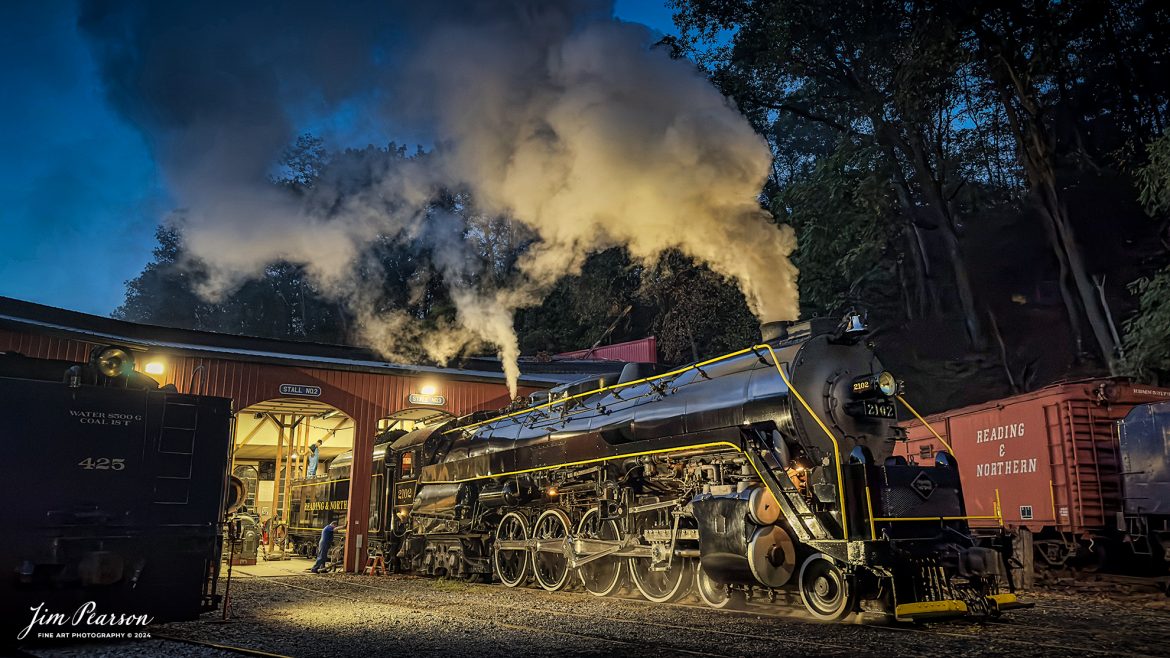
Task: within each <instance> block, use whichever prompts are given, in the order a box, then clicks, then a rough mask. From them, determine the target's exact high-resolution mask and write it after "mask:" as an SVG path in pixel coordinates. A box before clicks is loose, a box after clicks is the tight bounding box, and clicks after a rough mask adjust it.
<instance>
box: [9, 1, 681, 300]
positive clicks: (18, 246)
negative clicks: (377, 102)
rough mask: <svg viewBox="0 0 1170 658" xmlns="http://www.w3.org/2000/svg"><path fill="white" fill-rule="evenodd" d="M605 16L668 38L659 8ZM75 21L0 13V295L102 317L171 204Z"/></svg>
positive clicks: (50, 7)
mask: <svg viewBox="0 0 1170 658" xmlns="http://www.w3.org/2000/svg"><path fill="white" fill-rule="evenodd" d="M614 13H615V15H616V16H617V17H619V18H621V19H623V20H629V21H635V22H639V23H644V24H646V25H649V26H650V27H652V28H654V29H656V30H660V31H663V32H669V31H671V29H672V27H671V18H670V11H669V10H668V9H666V8H665V7H664V6H662V2H661V1H660V0H618V1H617V2H616V9H615V12H614ZM76 14H77V8H76V7H75V5H74V4H73V3H71V2H39V1H35V0H26V1H24V2H10V3H5V4H4V5H3V6H2V7H0V90H3V92H2V93H3V98H4V101H3V102H2V103H0V295H3V296H8V297H16V298H19V299H25V300H29V301H34V302H38V303H42V304H50V305H53V306H61V307H64V308H70V309H74V310H78V311H84V312H87V313H95V314H98V315H107V314H109V313H110V311H112V310H113V309H114V308H115V307H116V306H118V305H119V304H120V303H121V301H122V297H123V282H124V281H125V280H127V279H130V278H133V277H134V276H136V275H137V274H138V273H139V272H140V271H141V270H142V267H143V265H145V264H146V263H147V262H148V260H149V259H150V252H151V249H152V248H153V246H154V230H155V226H156V225H157V223H158V221H159V219H160V218H161V217H162V216H163V215H164V214H165V213H166V212H167V210H169V209H170V208H171V201H170V199H169V197H168V193H167V190H166V187H165V184H164V181H163V180H162V178H161V176H160V174H159V172H158V169H157V167H156V165H155V163H154V161H153V159H152V157H151V153H150V152H149V150H148V149H147V147H146V144H145V142H144V140H143V138H142V136H141V135H140V133H139V132H138V131H137V130H136V129H135V127H134V126H132V125H129V124H127V123H126V122H125V120H124V119H122V118H121V117H120V116H118V115H117V114H116V113H115V112H114V111H113V110H112V109H111V108H110V107H109V106H108V104H107V103H106V100H105V97H104V94H103V91H102V88H101V83H100V81H99V78H98V75H97V71H96V66H95V64H94V61H93V58H92V57H91V55H90V52H89V50H88V47H87V44H86V43H85V41H84V40H83V39H82V37H81V35H80V34H79V33H78V31H77V27H76V20H77V18H76ZM346 121H347V119H346V117H344V116H341V117H336V118H334V119H332V121H331V123H333V124H334V126H333V128H337V127H338V126H337V124H344V123H345V122H346ZM306 128H312V126H306ZM334 132H337V131H336V130H335V131H334ZM342 132H344V131H342ZM394 137H395V136H394V135H390V136H389V138H390V139H393V138H394ZM387 141H388V140H387ZM399 141H403V140H402V139H401V138H400V139H399ZM359 145H360V144H359Z"/></svg>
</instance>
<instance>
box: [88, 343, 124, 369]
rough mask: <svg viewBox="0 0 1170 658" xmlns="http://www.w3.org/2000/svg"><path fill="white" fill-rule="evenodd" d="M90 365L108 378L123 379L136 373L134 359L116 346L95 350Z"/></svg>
mask: <svg viewBox="0 0 1170 658" xmlns="http://www.w3.org/2000/svg"><path fill="white" fill-rule="evenodd" d="M90 363H92V364H93V366H94V367H95V368H97V370H98V372H100V373H102V374H103V375H105V376H106V377H123V376H126V375H129V374H130V373H131V372H133V371H134V357H133V356H131V355H130V352H129V351H128V350H126V349H124V348H121V347H118V346H116V345H111V346H109V347H104V348H98V349H95V350H94V351H93V352H92V353H91V356H90Z"/></svg>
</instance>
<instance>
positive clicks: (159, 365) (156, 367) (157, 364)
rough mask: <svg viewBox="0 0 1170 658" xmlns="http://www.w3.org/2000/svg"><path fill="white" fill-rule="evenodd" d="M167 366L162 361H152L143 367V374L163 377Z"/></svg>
mask: <svg viewBox="0 0 1170 658" xmlns="http://www.w3.org/2000/svg"><path fill="white" fill-rule="evenodd" d="M166 369H167V364H165V363H163V362H162V361H150V362H148V363H147V364H146V365H145V366H143V367H142V370H143V372H145V373H146V374H148V375H161V374H163V373H164V372H166Z"/></svg>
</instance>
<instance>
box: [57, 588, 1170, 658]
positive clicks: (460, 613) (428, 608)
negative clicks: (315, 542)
mask: <svg viewBox="0 0 1170 658" xmlns="http://www.w3.org/2000/svg"><path fill="white" fill-rule="evenodd" d="M232 598H233V603H232V613H233V616H234V621H232V622H230V623H227V624H220V623H214V622H212V621H211V618H212V617H214V618H218V616H219V615H218V614H216V615H214V616H213V615H208V616H207V619H205V620H201V621H196V622H186V623H179V624H162V625H157V626H155V627H152V631H153V632H154V633H155V635H156V637H157V636H158V635H166V636H170V637H181V638H189V639H194V640H201V641H208V642H215V643H220V644H223V645H230V646H236V647H247V648H251V649H257V650H261V651H266V652H272V653H276V654H283V655H288V656H298V657H301V656H305V657H312V656H374V655H379V656H381V655H388V656H406V655H409V656H412V657H413V656H439V655H458V656H472V657H474V658H492V657H495V656H500V657H507V658H524V657H526V656H546V655H558V656H604V657H606V658H609V657H611V656H614V655H627V654H634V653H636V654H638V655H639V656H677V655H704V656H759V655H776V654H785V653H787V654H795V655H811V656H900V655H914V656H916V657H919V656H947V657H954V656H978V655H997V654H1002V655H1011V656H1040V655H1043V656H1070V657H1071V656H1077V657H1078V658H1083V657H1085V656H1093V655H1131V656H1132V655H1142V656H1151V655H1166V653H1167V649H1166V647H1167V646H1170V601H1168V600H1167V599H1166V598H1165V597H1164V596H1161V595H1160V594H1159V595H1157V596H1133V595H1130V596H1128V597H1123V598H1120V599H1119V598H1116V597H1113V598H1111V597H1108V596H1106V595H1105V594H1102V593H1098V594H1089V595H1086V594H1085V593H1082V592H1077V593H1073V594H1069V593H1062V592H1054V591H1046V592H1039V593H1033V594H1030V595H1029V597H1028V598H1029V600H1033V601H1035V602H1036V604H1037V605H1036V608H1034V609H1031V610H1019V611H1013V612H1011V613H1008V614H1007V615H1006V618H1005V619H1004V620H1002V621H998V622H992V623H985V624H984V623H971V622H961V621H960V622H950V623H935V624H927V625H918V626H914V625H902V624H898V625H894V624H891V623H888V622H884V621H881V620H876V619H870V618H866V619H863V620H860V621H856V622H854V623H848V624H836V625H829V624H821V623H816V622H812V621H809V620H807V619H804V618H802V616H801V615H800V614H799V613H798V612H794V611H787V612H786V611H785V610H786V609H785V608H780V607H779V606H770V607H767V608H765V607H763V606H760V607H752V608H751V609H749V610H748V611H745V612H727V611H719V610H711V609H707V608H703V607H700V606H699V605H652V604H649V603H646V602H644V601H640V600H633V599H627V598H606V599H599V598H595V597H593V596H590V595H589V594H586V593H583V592H558V593H548V592H544V591H542V590H537V589H507V588H505V587H502V586H499V585H471V584H466V583H463V582H456V581H442V580H428V579H419V578H411V577H406V576H386V577H369V576H356V575H350V574H327V575H319V576H311V575H305V576H286V577H264V578H262V577H241V578H238V579H234V580H233V583H232ZM158 642H162V641H161V640H158V639H155V640H150V641H139V642H136V643H133V644H131V643H127V644H122V645H117V647H113V648H111V647H108V646H105V647H103V646H97V645H84V646H81V647H74V648H60V649H54V650H53V651H42V652H38V653H36V655H39V656H78V655H86V656H99V655H159V654H165V655H183V656H222V655H227V654H225V653H223V652H222V651H217V650H213V649H207V648H203V647H195V646H190V645H180V644H177V643H164V644H156V643H158ZM131 651H132V652H133V653H131Z"/></svg>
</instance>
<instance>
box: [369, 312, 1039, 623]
mask: <svg viewBox="0 0 1170 658" xmlns="http://www.w3.org/2000/svg"><path fill="white" fill-rule="evenodd" d="M764 333H765V336H764V342H763V343H761V344H759V345H756V346H753V347H750V348H747V349H744V350H741V351H739V352H735V353H733V354H729V355H726V356H723V357H720V358H717V359H711V360H709V361H704V362H701V363H696V364H693V365H690V366H686V367H683V368H679V369H677V370H674V371H672V372H667V373H664V374H657V375H651V376H647V374H649V373H647V372H645V371H644V370H641V371H640V368H644V366H640V365H639V364H630V365H627V366H626V368H625V370H624V371H623V372H622V375H621V377H620V379H619V380H618V381H617V382H615V383H612V384H610V382H606V381H601V382H598V381H596V380H593V381H592V382H591V383H590V384H591V385H590V386H586V385H584V384H583V385H579V386H577V387H573V388H569V389H568V390H563V391H560V392H557V393H556V394H552V395H550V396H549V398H548V399H547V401H544V402H542V403H536V404H533V405H532V406H529V407H528V408H524V409H521V410H518V411H514V412H513V413H507V414H504V415H498V414H497V415H492V416H488V415H482V414H480V415H474V416H470V417H465V418H462V419H459V420H452V421H449V422H447V423H443V424H439V425H433V426H430V427H426V428H422V429H418V430H415V431H413V432H410V433H407V434H405V435H404V436H402V437H401V438H399V439H398V440H396V441H395V442H394V443H393V444H392V445H391V446H390V457H389V458H387V462H388V464H389V466H390V467H389V470H388V474H389V475H390V478H392V479H393V480H394V481H393V485H392V486H393V488H392V490H391V492H390V494H391V496H392V501H391V506H392V507H393V510H394V517H395V518H393V519H392V521H391V525H390V530H391V532H390V535H391V536H392V537H393V538H394V539H395V543H394V547H393V548H392V552H393V557H395V558H396V560H395V562H396V563H397V565H398V568H400V569H402V570H404V571H408V572H411V573H419V574H430V575H447V576H451V577H466V578H468V579H483V580H487V579H490V578H492V577H493V575H494V576H495V577H496V578H498V579H499V580H500V581H502V582H503V583H504V584H505V585H508V586H511V587H515V586H519V585H521V584H524V583H526V582H528V581H529V579H530V578H532V579H534V580H535V582H536V583H537V584H538V585H539V586H540V587H543V588H545V589H547V590H557V589H561V588H564V587H566V586H568V585H569V584H571V583H579V584H580V585H581V586H583V587H584V588H585V589H586V590H588V591H589V592H591V593H593V594H595V595H598V596H606V595H609V594H612V593H614V592H615V591H616V590H618V589H619V588H620V587H621V586H622V585H623V583H625V582H626V580H627V579H628V581H629V582H630V583H631V584H632V586H633V587H634V588H636V589H637V591H638V592H640V593H641V594H642V595H643V596H644V597H645V598H647V599H649V600H651V601H655V602H666V601H672V600H676V599H678V598H680V597H682V596H683V595H685V594H687V593H688V592H690V591H692V588H693V589H694V590H695V591H696V592H697V594H698V595H699V596H700V597H701V598H702V599H703V600H704V601H705V602H706V603H708V604H709V605H711V606H715V607H734V606H737V605H740V604H742V603H743V602H744V601H745V600H746V599H748V598H749V597H755V598H759V597H768V598H770V599H772V600H775V599H776V598H777V597H782V598H789V597H790V598H792V599H793V600H795V598H796V597H797V596H798V597H799V598H800V600H801V601H802V602H803V604H804V606H805V608H807V610H808V612H809V613H811V614H812V615H813V616H814V617H816V618H819V619H822V620H839V619H842V618H844V617H846V616H847V615H849V614H851V613H853V612H856V611H861V610H866V611H881V612H886V613H888V614H892V615H894V616H895V617H896V618H898V619H902V620H909V619H913V620H920V619H924V618H932V617H945V616H958V615H967V614H998V613H1000V612H1001V611H1002V610H1005V609H1009V608H1013V607H1019V606H1021V605H1023V604H1021V603H1020V602H1019V601H1018V600H1017V598H1016V596H1015V595H1014V593H1013V592H1014V587H1012V585H1011V577H1010V570H1009V568H1008V565H1007V562H1008V558H1007V555H1008V552H1009V551H1010V544H1007V545H999V546H991V547H981V546H978V545H976V543H975V542H974V540H973V539H972V538H971V537H970V535H969V533H968V523H967V522H968V517H967V516H966V513H965V510H964V507H963V497H962V492H961V488H960V482H959V477H958V470H957V468H956V467H955V461H954V459H953V457H951V456H950V455H947V454H946V453H940V454H939V456H938V459H937V460H936V465H934V466H931V467H920V466H915V465H911V464H907V463H906V461H905V460H904V459H902V458H898V457H892V456H891V452H892V446H893V443H894V441H895V439H896V438H898V435H897V433H898V430H897V428H896V427H895V416H896V408H895V405H896V402H897V401H898V400H901V399H902V398H901V388H902V383H901V382H899V381H897V380H896V379H895V378H894V377H893V376H892V375H891V374H890V373H888V372H886V371H884V370H883V369H882V367H881V364H880V363H879V361H878V359H877V358H876V356H875V355H874V353H873V350H872V345H868V344H867V343H866V341H865V339H864V337H865V335H866V327H865V326H864V323H863V322H862V319H861V318H860V317H859V316H858V315H849V316H848V317H846V318H845V319H844V320H843V321H842V322H840V323H837V322H833V321H831V322H828V323H827V324H826V323H825V322H824V321H818V320H813V321H812V322H805V323H800V324H793V325H782V324H779V323H773V324H770V325H765V327H764ZM599 384H600V385H599ZM1005 585H1006V587H1005ZM1001 588H1003V589H1001ZM1004 589H1006V590H1007V591H1003V590H1004Z"/></svg>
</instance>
